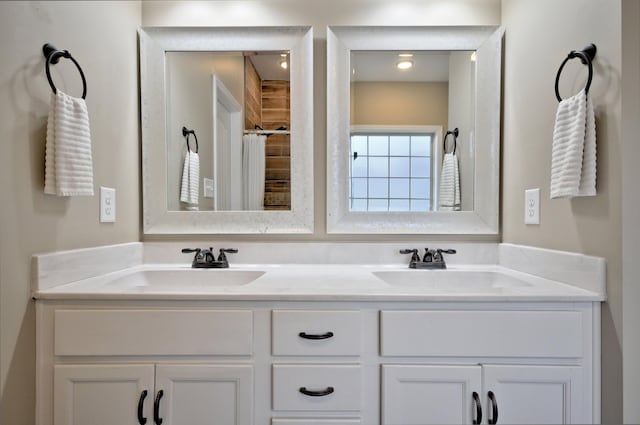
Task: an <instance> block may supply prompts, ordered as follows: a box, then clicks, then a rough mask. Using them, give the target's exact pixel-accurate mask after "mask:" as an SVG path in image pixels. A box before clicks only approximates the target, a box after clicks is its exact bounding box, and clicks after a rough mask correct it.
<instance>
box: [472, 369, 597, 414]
mask: <svg viewBox="0 0 640 425" xmlns="http://www.w3.org/2000/svg"><path fill="white" fill-rule="evenodd" d="M483 383H484V388H483V397H482V400H483V403H484V405H485V406H486V407H485V411H486V417H487V419H494V417H493V414H492V410H493V403H492V402H490V401H489V399H488V395H487V394H488V392H489V391H492V392H493V394H494V397H495V400H496V404H497V413H498V423H503V424H570V423H591V413H590V410H589V409H586V406H585V403H584V395H583V391H584V389H583V385H582V370H581V369H580V368H579V367H570V366H521V365H517V366H492V365H486V366H483ZM588 410H589V411H588Z"/></svg>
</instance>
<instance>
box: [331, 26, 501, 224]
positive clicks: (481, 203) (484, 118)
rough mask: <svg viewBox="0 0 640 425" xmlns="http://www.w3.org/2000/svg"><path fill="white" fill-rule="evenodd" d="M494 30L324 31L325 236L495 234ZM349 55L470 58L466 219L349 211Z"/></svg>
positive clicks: (497, 67) (497, 83)
mask: <svg viewBox="0 0 640 425" xmlns="http://www.w3.org/2000/svg"><path fill="white" fill-rule="evenodd" d="M503 35H504V29H503V28H502V27H499V26H459V27H354V26H331V27H328V28H327V232H328V233H347V234H434V235H437V234H468V235H496V234H498V232H499V202H500V195H499V194H500V190H499V188H500V184H499V183H500V113H501V109H500V105H501V71H502V39H503ZM352 50H370V51H376V50H389V51H394V50H409V51H410V50H476V51H478V55H477V63H476V66H477V74H476V79H477V84H476V87H477V96H476V98H477V99H482V102H476V105H475V117H476V118H475V137H474V139H475V140H474V143H475V160H476V163H475V167H474V169H475V171H474V182H475V184H474V196H473V199H474V209H473V211H456V212H445V211H432V212H423V213H416V212H357V211H350V209H349V135H350V83H351V66H350V63H351V51H352Z"/></svg>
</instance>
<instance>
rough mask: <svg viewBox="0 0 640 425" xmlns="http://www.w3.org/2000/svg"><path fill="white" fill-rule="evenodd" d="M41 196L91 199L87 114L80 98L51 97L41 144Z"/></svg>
mask: <svg viewBox="0 0 640 425" xmlns="http://www.w3.org/2000/svg"><path fill="white" fill-rule="evenodd" d="M44 168H45V171H44V193H46V194H49V195H57V196H93V160H92V157H91V132H90V130H89V113H88V112H87V104H86V103H85V101H84V99H81V98H76V97H71V96H69V95H67V94H64V93H62V92H61V91H60V90H57V93H56V94H53V93H52V94H51V104H50V107H49V118H48V120H47V141H46V145H45V165H44Z"/></svg>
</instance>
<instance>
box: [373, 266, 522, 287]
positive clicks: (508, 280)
mask: <svg viewBox="0 0 640 425" xmlns="http://www.w3.org/2000/svg"><path fill="white" fill-rule="evenodd" d="M373 274H374V275H375V276H376V277H378V278H379V279H381V280H383V281H384V282H385V283H387V284H389V285H392V286H402V287H422V288H425V289H446V290H465V291H469V290H471V291H472V290H489V289H493V290H495V289H507V288H517V287H524V286H531V284H530V283H527V282H524V281H522V280H520V279H518V278H515V277H512V276H509V275H506V274H503V273H499V272H495V271H468V270H464V271H463V270H395V271H379V272H373Z"/></svg>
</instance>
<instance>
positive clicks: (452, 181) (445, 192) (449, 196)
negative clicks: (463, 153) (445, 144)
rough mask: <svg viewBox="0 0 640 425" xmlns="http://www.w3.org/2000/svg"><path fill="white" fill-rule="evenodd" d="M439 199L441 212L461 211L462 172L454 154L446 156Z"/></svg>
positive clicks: (443, 162)
mask: <svg viewBox="0 0 640 425" xmlns="http://www.w3.org/2000/svg"><path fill="white" fill-rule="evenodd" d="M438 197H439V198H438V210H439V211H460V170H459V169H458V157H457V156H456V154H454V153H446V154H444V159H443V160H442V175H441V177H440V192H439V193H438Z"/></svg>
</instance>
